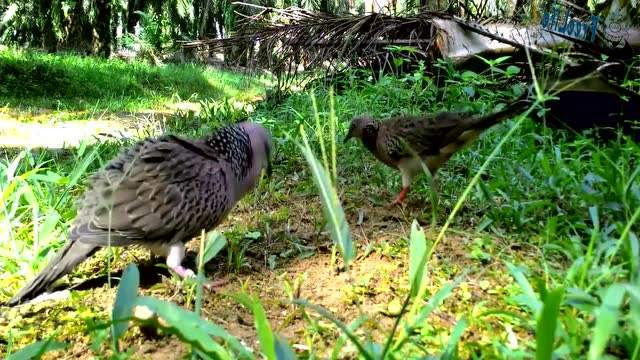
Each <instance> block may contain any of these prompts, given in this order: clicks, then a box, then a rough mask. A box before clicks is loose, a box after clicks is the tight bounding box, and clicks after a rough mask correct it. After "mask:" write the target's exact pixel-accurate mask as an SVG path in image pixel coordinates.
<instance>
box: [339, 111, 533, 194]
mask: <svg viewBox="0 0 640 360" xmlns="http://www.w3.org/2000/svg"><path fill="white" fill-rule="evenodd" d="M529 104H530V102H529V101H528V100H521V99H519V100H518V101H515V102H513V103H512V104H511V105H509V106H507V107H506V108H505V109H503V110H501V111H497V112H494V113H491V114H488V115H484V116H479V115H474V114H472V113H470V112H441V113H436V114H428V115H425V116H420V117H412V116H399V117H395V118H391V119H388V120H386V121H378V120H376V119H374V118H372V117H370V116H368V115H364V116H358V117H354V118H353V119H352V120H351V125H350V127H349V132H348V133H347V136H346V137H345V139H344V142H347V141H348V140H349V139H350V138H359V139H360V140H361V141H362V143H363V145H364V146H365V147H366V148H367V150H369V151H370V152H371V153H372V154H373V155H374V156H375V157H376V158H377V159H378V160H380V161H382V162H383V163H385V164H386V165H388V166H390V167H392V168H396V169H398V170H400V173H401V174H402V190H401V191H400V194H399V195H398V197H397V198H396V199H395V200H394V201H393V202H392V203H391V205H398V204H401V203H402V202H403V201H404V199H405V197H406V196H407V193H408V192H409V186H410V185H411V181H412V180H413V178H414V177H415V176H416V175H417V174H419V173H420V172H422V171H423V170H422V164H421V163H424V164H425V166H426V167H427V168H428V169H429V171H430V172H431V175H432V176H435V175H436V172H437V171H438V169H439V168H440V167H441V166H442V165H444V164H445V163H446V162H447V160H449V158H450V157H451V156H452V155H453V154H454V153H455V152H456V151H458V150H459V149H461V148H463V147H464V146H465V145H467V144H469V143H470V142H472V141H473V140H475V139H476V138H477V137H478V136H479V135H480V134H481V133H482V131H483V130H485V129H487V128H489V127H491V126H492V125H494V124H497V123H498V122H500V121H502V120H505V119H507V118H509V117H511V116H512V115H514V114H516V113H518V112H520V111H522V110H524V109H525V108H526V106H527V105H529ZM415 155H419V158H418V157H417V156H415Z"/></svg>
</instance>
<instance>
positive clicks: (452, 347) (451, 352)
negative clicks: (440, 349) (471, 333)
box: [440, 317, 469, 360]
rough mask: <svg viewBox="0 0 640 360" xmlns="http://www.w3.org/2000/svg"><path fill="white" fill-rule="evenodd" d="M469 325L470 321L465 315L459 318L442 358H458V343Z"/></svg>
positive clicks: (449, 359) (444, 359)
mask: <svg viewBox="0 0 640 360" xmlns="http://www.w3.org/2000/svg"><path fill="white" fill-rule="evenodd" d="M468 325H469V322H468V321H467V319H465V318H464V317H463V318H461V319H460V320H458V323H456V326H455V327H454V328H453V331H452V332H451V336H450V337H449V343H448V344H447V348H446V349H445V351H444V353H443V354H442V356H441V357H440V359H441V360H454V359H457V358H458V343H459V342H460V338H461V337H462V334H463V333H464V331H465V330H466V328H467V326H468Z"/></svg>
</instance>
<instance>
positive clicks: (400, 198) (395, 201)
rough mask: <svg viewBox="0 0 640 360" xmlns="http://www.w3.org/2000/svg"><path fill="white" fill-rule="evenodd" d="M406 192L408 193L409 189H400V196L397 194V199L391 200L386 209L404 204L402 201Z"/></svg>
mask: <svg viewBox="0 0 640 360" xmlns="http://www.w3.org/2000/svg"><path fill="white" fill-rule="evenodd" d="M408 192H409V188H408V187H405V188H402V190H401V191H400V194H398V197H397V198H396V199H395V200H393V201H392V202H391V203H390V204H389V205H388V207H390V208H392V207H395V206H399V205H402V204H403V202H404V199H405V198H406V197H407V193H408Z"/></svg>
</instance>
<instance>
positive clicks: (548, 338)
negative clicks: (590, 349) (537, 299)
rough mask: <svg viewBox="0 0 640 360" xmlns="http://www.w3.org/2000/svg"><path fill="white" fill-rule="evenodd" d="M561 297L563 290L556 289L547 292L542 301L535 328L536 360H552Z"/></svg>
mask: <svg viewBox="0 0 640 360" xmlns="http://www.w3.org/2000/svg"><path fill="white" fill-rule="evenodd" d="M563 296H564V288H558V289H555V290H553V291H551V292H549V293H548V294H547V296H546V298H545V299H544V304H543V305H542V312H541V313H540V317H539V319H538V324H537V326H536V345H537V346H536V360H551V359H552V358H553V356H552V355H553V344H554V342H555V339H556V327H557V325H558V315H559V314H560V304H561V303H562V297H563Z"/></svg>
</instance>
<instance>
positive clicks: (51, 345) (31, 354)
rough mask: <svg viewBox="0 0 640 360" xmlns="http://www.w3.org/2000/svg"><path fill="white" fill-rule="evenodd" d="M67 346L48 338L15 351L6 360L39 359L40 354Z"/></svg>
mask: <svg viewBox="0 0 640 360" xmlns="http://www.w3.org/2000/svg"><path fill="white" fill-rule="evenodd" d="M68 346H69V344H67V343H63V342H59V341H55V340H53V338H49V339H47V340H40V341H36V342H34V343H33V344H29V345H27V346H25V347H23V348H22V349H20V350H18V351H16V352H15V353H13V354H11V355H9V356H8V357H7V360H23V359H24V360H31V359H39V358H40V357H41V356H42V354H44V353H46V352H49V351H55V350H62V349H66V348H67V347H68Z"/></svg>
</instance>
